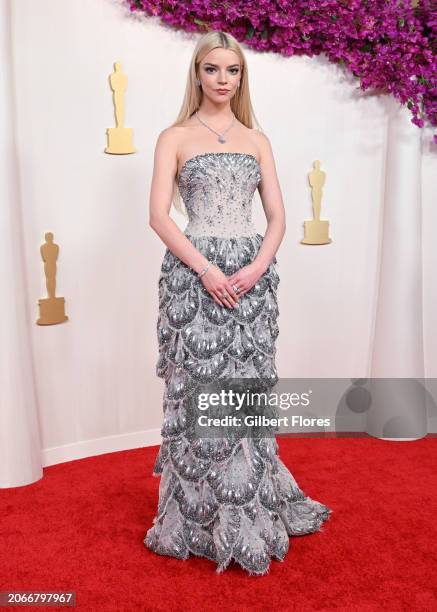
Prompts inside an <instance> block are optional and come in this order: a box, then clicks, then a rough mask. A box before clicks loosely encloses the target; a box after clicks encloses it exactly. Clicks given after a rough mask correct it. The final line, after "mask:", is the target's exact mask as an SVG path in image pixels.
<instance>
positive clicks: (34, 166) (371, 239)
mask: <svg viewBox="0 0 437 612" xmlns="http://www.w3.org/2000/svg"><path fill="white" fill-rule="evenodd" d="M1 7H2V8H1V34H2V36H1V37H0V38H1V41H2V42H1V52H2V63H1V68H0V69H1V85H0V86H1V96H2V99H3V100H4V101H5V102H6V104H5V105H4V106H3V108H2V112H1V115H0V116H1V128H2V129H1V131H0V138H1V144H2V147H1V165H0V172H1V186H0V189H1V236H0V238H1V260H2V261H1V266H2V268H1V271H2V274H1V280H0V283H1V285H0V289H1V295H2V300H1V305H0V308H1V313H0V316H1V323H0V325H1V347H0V365H1V370H0V377H1V379H0V383H1V386H0V393H1V397H0V402H1V404H0V408H1V416H0V418H1V422H0V424H1V431H0V443H1V448H0V486H3V487H8V486H19V485H23V484H27V483H29V482H33V481H35V480H37V479H38V478H40V477H41V476H42V469H41V468H42V466H44V465H50V464H54V463H58V462H61V461H66V460H69V459H73V458H78V457H86V456H90V455H95V454H98V453H102V452H109V451H114V450H120V449H127V448H135V447H140V446H146V445H149V444H157V443H159V442H160V426H161V420H162V393H163V381H162V380H161V379H158V378H157V377H156V374H155V364H156V361H157V357H158V355H157V339H156V319H157V308H158V299H157V298H158V296H157V279H158V275H159V268H160V265H161V259H162V256H163V254H164V249H165V246H164V245H163V243H162V242H161V241H160V239H159V238H158V236H157V235H156V234H155V233H154V232H153V230H152V229H151V228H150V227H149V226H148V195H149V188H150V179H151V173H152V163H153V151H154V146H155V142H156V138H157V136H158V134H159V132H160V131H161V130H162V129H164V128H165V127H167V126H168V125H170V124H171V123H172V122H173V121H174V119H175V118H176V115H177V113H178V111H179V108H180V105H181V102H182V98H183V94H184V88H185V82H186V75H187V70H188V65H189V61H190V58H191V54H192V51H193V48H194V45H195V42H196V40H197V36H198V35H188V34H185V33H182V32H175V31H172V30H170V29H168V28H165V27H163V26H162V25H161V24H159V22H158V21H157V20H155V19H148V20H145V21H144V22H143V21H142V20H139V19H135V18H132V17H130V16H129V15H128V12H127V11H126V9H125V8H123V6H122V5H121V4H120V2H118V1H116V0H75V1H74V2H72V1H71V0H39V1H38V2H33V1H32V0H13V1H12V2H9V1H4V2H3V3H2V5H1ZM245 53H246V57H247V60H248V64H249V77H250V85H251V96H252V101H253V104H254V109H255V113H256V116H257V118H258V120H259V121H260V124H261V126H262V128H263V129H264V131H265V133H266V134H267V135H268V136H269V138H270V140H271V142H272V146H273V150H274V154H275V159H276V165H277V171H278V175H279V179H280V183H281V187H282V192H283V196H284V203H285V206H286V212H287V233H286V236H285V239H284V241H283V243H282V245H281V247H280V250H279V251H278V254H277V257H278V262H279V265H278V272H279V274H280V277H281V284H280V289H279V308H280V317H279V327H280V335H279V338H278V343H277V347H278V353H277V366H278V373H279V375H280V376H281V377H283V378H287V377H290V378H292V377H293V378H294V377H302V378H306V377H308V378H311V377H342V378H343V377H344V378H347V377H365V376H376V377H379V376H400V377H411V376H415V377H425V376H426V377H436V376H437V333H436V332H437V315H436V309H435V303H436V298H437V282H436V280H435V279H436V274H435V269H436V267H437V254H436V249H435V227H436V226H437V211H436V204H437V200H436V161H437V151H436V149H437V147H436V146H435V145H432V144H431V136H432V130H431V129H429V128H428V129H424V130H419V129H418V128H416V127H415V126H414V125H412V124H411V123H410V114H409V112H408V111H407V110H405V109H403V108H400V106H399V104H398V103H397V102H396V101H394V100H393V99H391V98H390V97H387V96H375V95H369V94H368V93H363V92H361V91H360V90H359V86H358V82H357V81H356V80H355V79H354V78H353V77H349V76H348V75H345V73H344V72H343V71H342V70H341V69H340V68H338V67H336V66H334V65H332V64H330V63H329V62H328V61H327V60H326V58H324V57H318V58H313V59H310V58H306V57H301V58H297V57H296V58H282V57H279V56H276V55H273V54H257V53H255V52H252V51H251V50H250V49H247V48H245ZM115 61H119V62H120V63H121V65H122V69H123V71H124V72H125V73H126V74H127V76H128V79H129V80H128V89H127V92H126V123H125V124H126V126H127V127H132V128H133V129H134V144H135V146H136V147H137V150H138V152H137V153H136V154H134V155H127V156H111V155H107V154H105V153H104V152H103V151H104V147H105V145H106V136H105V131H106V129H107V128H108V127H111V126H113V125H114V113H113V105H112V95H111V91H110V88H109V84H108V75H109V74H110V73H111V72H112V71H113V64H114V62H115ZM315 159H319V160H321V168H322V170H324V171H325V172H326V173H327V180H326V184H325V188H324V196H323V201H322V215H321V216H322V218H327V219H329V220H330V224H331V237H332V239H333V242H332V244H330V245H327V246H319V247H308V246H304V245H301V244H300V243H299V241H300V239H301V238H302V232H303V227H302V224H303V221H304V220H305V219H310V218H311V217H312V209H311V198H310V191H309V188H308V183H307V173H308V172H309V171H310V170H311V169H312V163H313V161H314V160H315ZM172 215H173V218H174V219H175V220H177V222H178V223H179V225H180V227H181V229H183V228H184V227H185V224H186V220H185V219H184V217H182V216H180V215H179V214H178V213H177V212H173V213H172ZM254 220H255V223H256V225H257V229H258V231H260V233H264V230H265V218H264V214H263V210H262V205H261V201H260V199H259V195H258V193H257V194H256V197H255V200H254ZM47 231H51V232H53V233H54V241H55V242H56V243H57V244H59V246H60V255H59V258H58V270H57V295H58V296H63V297H65V300H66V314H67V315H68V316H69V321H68V322H67V323H64V324H61V325H54V326H47V327H42V326H38V325H36V324H35V321H36V319H37V318H38V316H39V313H38V306H37V303H38V299H39V298H41V297H45V296H46V289H45V276H44V271H43V263H42V260H41V258H40V255H39V248H40V245H41V244H42V243H43V242H44V234H45V232H47ZM429 416H430V417H432V416H433V415H429ZM427 427H428V431H436V430H437V425H436V423H435V421H433V420H432V418H430V419H429V420H428V425H427Z"/></svg>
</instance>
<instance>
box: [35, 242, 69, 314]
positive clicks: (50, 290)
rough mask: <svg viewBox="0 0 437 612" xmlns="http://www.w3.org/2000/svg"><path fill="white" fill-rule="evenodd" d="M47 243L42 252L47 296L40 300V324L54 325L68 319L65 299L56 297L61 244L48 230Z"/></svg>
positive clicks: (41, 249) (42, 246) (43, 245)
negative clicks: (57, 266)
mask: <svg viewBox="0 0 437 612" xmlns="http://www.w3.org/2000/svg"><path fill="white" fill-rule="evenodd" d="M45 239H46V241H45V243H44V244H42V245H41V248H40V252H41V257H42V259H43V261H44V272H45V275H46V288H47V295H48V297H47V298H41V299H39V300H38V305H39V314H40V317H39V319H38V320H37V324H38V325H54V324H55V323H63V322H64V321H67V320H68V317H67V316H66V315H65V299H64V298H63V297H56V260H57V259H58V254H59V246H58V245H57V244H55V243H54V242H53V234H52V233H51V232H46V234H45Z"/></svg>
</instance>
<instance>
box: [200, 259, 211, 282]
mask: <svg viewBox="0 0 437 612" xmlns="http://www.w3.org/2000/svg"><path fill="white" fill-rule="evenodd" d="M210 265H211V263H210V262H208V265H207V266H205V267H204V268H203V270H202V271H201V272H199V278H202V276H203V275H204V274H206V272H207V271H208V269H209V267H210Z"/></svg>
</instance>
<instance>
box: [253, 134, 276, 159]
mask: <svg viewBox="0 0 437 612" xmlns="http://www.w3.org/2000/svg"><path fill="white" fill-rule="evenodd" d="M252 137H253V142H254V144H255V146H256V148H257V150H258V152H259V156H260V160H263V159H268V158H269V157H272V155H273V153H272V145H271V142H270V139H269V137H268V136H267V134H265V133H264V132H261V131H260V130H257V129H253V130H252Z"/></svg>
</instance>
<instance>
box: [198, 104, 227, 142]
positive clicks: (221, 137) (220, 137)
mask: <svg viewBox="0 0 437 612" xmlns="http://www.w3.org/2000/svg"><path fill="white" fill-rule="evenodd" d="M232 114H233V118H232V121H231V125H230V126H229V127H228V128H226V130H225V131H224V132H223V134H220V133H219V132H216V131H215V130H213V129H212V128H210V127H209V125H206V123H205V122H204V121H202V119H201V118H200V117H199V115H198V113H197V111H196V113H195V115H196V117H197V118H198V119H199V121H200V123H203V125H204V126H205V127H207V128H208V130H211V132H214V134H217V136H218V141H219V142H222V143H223V142H226V140H225V134H226V132H227V131H228V130H230V129H231V127H232V126H233V125H234V121H235V115H234V113H232Z"/></svg>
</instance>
